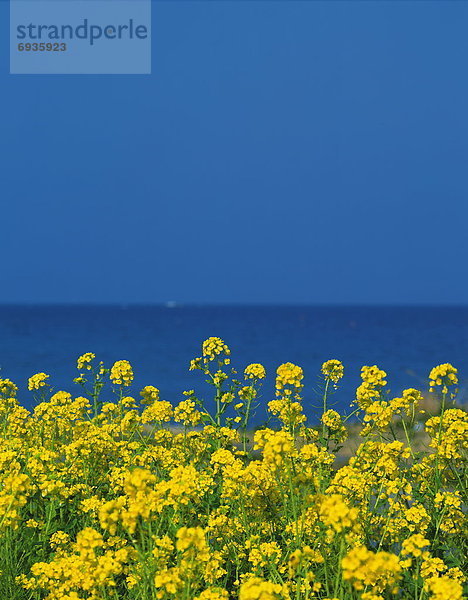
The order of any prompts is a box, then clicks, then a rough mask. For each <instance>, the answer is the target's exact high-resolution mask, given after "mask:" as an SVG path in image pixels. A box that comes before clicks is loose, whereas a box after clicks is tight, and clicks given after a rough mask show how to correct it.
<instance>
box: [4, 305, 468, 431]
mask: <svg viewBox="0 0 468 600" xmlns="http://www.w3.org/2000/svg"><path fill="white" fill-rule="evenodd" d="M210 336H219V337H221V338H223V339H224V340H225V341H226V343H227V344H228V345H229V347H230V348H231V352H232V362H233V365H234V366H235V367H236V368H237V369H238V370H239V371H240V372H241V371H242V370H243V369H244V367H245V366H246V365H247V364H249V363H252V362H260V363H262V364H263V365H264V366H265V367H266V369H267V373H268V379H267V383H266V384H265V385H264V387H263V390H262V402H263V403H266V402H267V401H268V400H270V399H272V398H273V395H274V374H275V369H276V367H277V366H278V365H279V364H281V363H283V362H287V361H290V362H294V363H296V364H298V365H300V366H302V367H303V369H304V372H305V379H304V383H305V388H304V405H305V407H306V412H308V413H309V414H312V405H313V404H317V402H318V398H317V394H316V393H314V389H315V388H316V387H317V382H318V374H319V371H320V366H321V364H322V362H323V361H325V360H327V359H329V358H338V359H340V360H342V361H343V363H344V365H345V378H344V380H343V382H342V385H341V387H340V389H339V390H338V392H337V393H336V394H335V396H334V398H333V399H334V401H335V402H336V403H337V406H338V407H339V408H340V409H342V410H346V409H347V408H348V407H349V403H350V402H351V400H352V399H353V397H354V390H355V388H356V387H357V386H358V385H359V383H360V377H359V374H360V368H361V366H362V365H373V364H377V365H378V366H379V367H380V368H382V369H384V370H385V371H387V373H388V381H389V385H390V388H391V390H392V393H393V394H394V395H398V394H399V393H400V392H401V390H402V389H404V388H406V387H416V388H419V389H421V390H426V389H427V376H428V373H429V371H430V369H431V368H432V367H433V366H435V365H437V364H440V363H443V362H451V363H452V364H454V365H455V366H456V367H458V369H459V376H460V395H461V397H462V398H463V400H464V401H466V398H467V395H468V390H467V386H468V307H459V308H458V307H450V308H448V307H425V308H416V307H411V308H401V307H398V308H395V307H391V308H390V307H371V308H366V307H247V306H245V307H242V306H241V307H239V306H236V307H206V306H205V307H184V306H181V307H174V308H168V307H165V306H155V307H104V306H41V307H38V306H35V307H25V306H23V307H18V306H3V307H0V366H1V371H0V376H1V377H8V378H10V379H12V380H13V381H15V382H16V383H17V385H18V386H20V399H21V401H22V403H23V404H24V405H25V406H27V407H30V406H31V405H32V403H33V397H32V393H31V392H28V391H27V379H28V377H30V376H31V375H33V374H34V373H37V372H39V371H44V372H46V373H48V374H49V375H50V382H51V384H52V386H53V387H54V389H55V390H59V389H64V390H68V391H70V392H72V393H74V394H75V395H81V390H80V388H79V386H77V385H75V384H73V383H72V379H73V378H74V377H76V376H77V371H76V358H77V357H78V356H79V355H80V354H83V353H84V352H94V353H95V354H96V355H97V358H98V359H99V360H103V361H104V363H105V364H106V366H111V365H112V364H113V362H114V361H116V360H120V359H127V360H129V361H130V362H131V364H132V365H133V368H134V372H135V382H134V386H133V388H132V389H131V393H133V395H136V396H138V393H139V391H140V389H141V388H142V387H143V386H144V385H155V386H156V387H158V388H159V389H160V390H161V397H162V398H164V399H167V400H171V401H172V402H178V401H179V400H180V399H182V391H183V390H187V389H195V390H200V391H201V394H200V395H202V396H203V395H205V393H206V387H205V385H204V384H203V375H202V374H201V373H200V371H189V370H188V365H189V361H190V359H191V358H194V357H196V356H199V355H200V353H201V351H200V347H201V342H202V341H203V340H204V339H205V338H207V337H210ZM263 418H264V413H262V412H259V415H258V416H257V421H260V420H262V419H263Z"/></svg>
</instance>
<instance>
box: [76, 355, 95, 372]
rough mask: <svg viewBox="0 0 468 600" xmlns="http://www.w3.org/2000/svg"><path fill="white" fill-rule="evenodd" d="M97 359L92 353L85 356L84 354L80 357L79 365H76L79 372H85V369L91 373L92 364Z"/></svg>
mask: <svg viewBox="0 0 468 600" xmlns="http://www.w3.org/2000/svg"><path fill="white" fill-rule="evenodd" d="M95 358H96V355H95V354H93V353H92V352H86V353H85V354H82V355H81V356H80V357H78V360H77V364H76V366H77V369H78V370H79V371H83V369H86V370H87V371H90V370H91V363H92V361H93V360H94V359H95Z"/></svg>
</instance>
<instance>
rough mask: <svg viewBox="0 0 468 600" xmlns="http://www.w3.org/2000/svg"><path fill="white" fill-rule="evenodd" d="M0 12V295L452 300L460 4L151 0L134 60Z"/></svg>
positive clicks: (466, 295)
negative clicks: (14, 57)
mask: <svg viewBox="0 0 468 600" xmlns="http://www.w3.org/2000/svg"><path fill="white" fill-rule="evenodd" d="M0 23H1V24H2V26H1V27H2V31H3V33H2V35H1V36H0V40H1V41H0V49H1V50H0V58H1V65H0V66H1V69H0V90H1V94H0V115H1V137H0V176H1V177H0V181H1V215H2V228H1V231H2V234H1V236H0V249H1V255H2V257H3V260H2V275H3V277H2V289H1V292H0V302H3V303H15V302H21V303H25V302H28V303H29V302H31V303H41V302H99V303H109V302H112V303H114V302H115V303H131V302H138V303H140V302H142V303H153V302H156V303H158V302H164V301H167V300H176V301H179V302H184V303H200V302H202V303H239V302H244V303H288V304H292V303H308V304H309V303H310V304H314V303H319V304H327V303H332V304H353V303H364V304H394V303H396V304H451V303H455V304H466V303H468V278H467V277H466V273H467V269H466V264H467V254H468V252H467V251H468V235H467V229H468V196H467V192H468V177H467V164H468V112H467V110H466V107H467V106H468V77H467V76H466V57H467V56H468V36H467V35H466V27H467V24H468V3H466V2H451V1H446V2H430V1H425V2H420V1H416V2H411V1H408V0H407V1H405V2H381V1H379V2H378V1H367V2H358V1H351V0H347V1H345V2H340V1H337V0H335V1H332V2H313V1H310V2H306V1H299V2H295V1H269V0H263V1H254V0H246V1H224V0H219V1H217V0H213V1H206V0H190V1H183V0H174V1H155V2H153V50H152V52H153V55H152V62H153V72H152V75H151V76H144V75H141V76H140V75H133V76H119V75H109V76H105V75H103V76H77V75H69V76H57V75H53V76H52V75H51V76H47V75H37V76H28V75H22V76H18V75H9V73H8V71H9V57H8V3H7V2H6V1H5V0H1V1H0Z"/></svg>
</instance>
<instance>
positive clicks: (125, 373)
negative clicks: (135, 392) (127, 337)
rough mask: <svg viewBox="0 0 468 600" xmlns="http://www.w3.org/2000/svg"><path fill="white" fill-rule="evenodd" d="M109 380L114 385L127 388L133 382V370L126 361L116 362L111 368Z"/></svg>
mask: <svg viewBox="0 0 468 600" xmlns="http://www.w3.org/2000/svg"><path fill="white" fill-rule="evenodd" d="M110 379H111V381H112V383H114V384H115V385H123V386H126V387H128V386H129V385H131V383H132V381H133V370H132V366H131V364H130V363H129V362H128V360H118V361H117V362H116V363H114V365H113V366H112V369H111V372H110Z"/></svg>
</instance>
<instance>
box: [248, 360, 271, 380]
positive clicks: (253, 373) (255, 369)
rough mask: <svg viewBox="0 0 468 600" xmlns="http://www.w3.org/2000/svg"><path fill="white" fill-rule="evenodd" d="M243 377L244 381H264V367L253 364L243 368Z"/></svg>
mask: <svg viewBox="0 0 468 600" xmlns="http://www.w3.org/2000/svg"><path fill="white" fill-rule="evenodd" d="M244 376H245V378H246V379H264V378H265V377H266V371H265V367H264V366H263V365H260V364H258V363H253V364H251V365H248V366H247V367H245V370H244Z"/></svg>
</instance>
